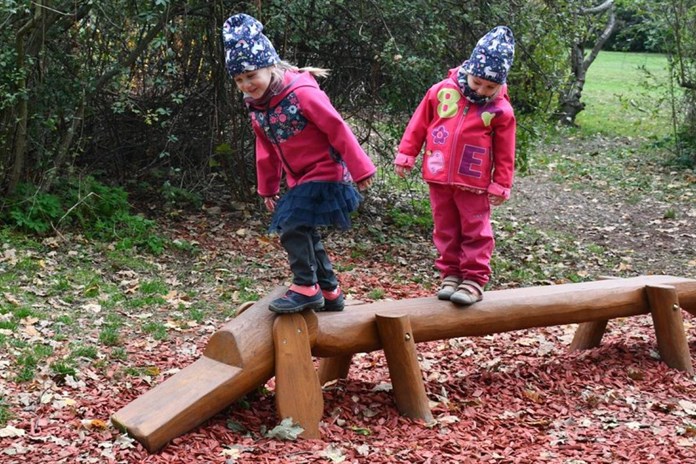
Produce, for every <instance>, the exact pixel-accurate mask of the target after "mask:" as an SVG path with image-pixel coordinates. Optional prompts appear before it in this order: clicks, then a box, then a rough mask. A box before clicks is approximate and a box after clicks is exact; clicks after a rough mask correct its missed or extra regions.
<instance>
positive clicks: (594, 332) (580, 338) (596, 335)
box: [570, 319, 609, 351]
mask: <svg viewBox="0 0 696 464" xmlns="http://www.w3.org/2000/svg"><path fill="white" fill-rule="evenodd" d="M608 322H609V319H602V320H600V321H592V322H583V323H581V324H579V325H578V328H577V329H576V330H575V335H574V336H573V342H572V343H571V344H570V350H571V351H574V350H589V349H590V348H597V347H598V346H599V344H600V343H601V342H602V337H603V336H604V331H605V330H606V328H607V323H608Z"/></svg>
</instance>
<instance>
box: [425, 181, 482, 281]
mask: <svg viewBox="0 0 696 464" xmlns="http://www.w3.org/2000/svg"><path fill="white" fill-rule="evenodd" d="M429 186H430V204H431V207H432V210H433V222H434V224H435V229H434V230H433V241H434V242H435V248H436V249H437V251H438V253H439V254H440V256H439V257H438V258H437V259H436V260H435V267H436V268H437V270H438V271H440V275H441V276H442V277H446V276H450V275H453V276H458V277H461V278H462V279H464V280H473V281H474V282H476V283H477V284H479V285H481V286H482V287H483V286H484V285H486V283H487V282H488V280H489V279H490V276H491V266H490V261H491V255H492V254H493V249H494V248H495V240H494V238H493V228H492V227H491V206H490V203H489V202H488V195H486V194H477V193H474V192H468V191H465V190H462V189H460V188H457V187H454V186H450V185H442V184H429Z"/></svg>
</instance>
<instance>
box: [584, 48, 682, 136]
mask: <svg viewBox="0 0 696 464" xmlns="http://www.w3.org/2000/svg"><path fill="white" fill-rule="evenodd" d="M669 92H670V88H669V73H668V70H667V58H666V57H665V56H664V55H659V54H651V53H624V52H600V54H599V55H598V56H597V59H596V60H595V61H594V62H593V63H592V65H591V66H590V68H589V70H588V72H587V80H586V82H585V88H584V91H583V94H582V101H583V102H584V103H585V104H586V105H587V106H586V107H585V110H584V111H582V112H581V113H580V114H579V115H578V117H577V120H576V122H577V124H578V125H579V126H580V128H581V131H582V133H584V134H594V133H601V134H606V135H625V136H630V137H637V136H641V137H648V138H658V139H659V138H663V137H665V136H668V135H669V134H670V132H671V122H670V121H671V118H670V114H671V110H670V105H671V104H670V99H669V98H668V96H669Z"/></svg>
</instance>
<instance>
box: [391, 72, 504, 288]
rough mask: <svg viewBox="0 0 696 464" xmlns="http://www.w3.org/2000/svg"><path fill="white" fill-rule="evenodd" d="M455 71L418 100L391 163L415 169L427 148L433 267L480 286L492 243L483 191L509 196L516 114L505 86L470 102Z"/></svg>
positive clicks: (425, 171) (487, 270) (486, 272)
mask: <svg viewBox="0 0 696 464" xmlns="http://www.w3.org/2000/svg"><path fill="white" fill-rule="evenodd" d="M457 70H458V68H454V69H451V70H450V71H449V74H448V77H447V78H446V79H444V80H443V81H441V82H439V83H437V84H435V85H433V86H432V87H431V88H430V89H428V92H427V93H426V94H425V97H424V98H423V100H422V101H421V103H420V104H419V105H418V108H417V109H416V111H415V112H414V114H413V116H412V117H411V120H410V121H409V123H408V125H407V127H406V130H405V131H404V134H403V137H402V139H401V143H400V144H399V151H398V154H397V156H396V159H395V161H394V163H395V164H396V165H398V166H404V167H408V168H412V167H413V166H414V164H415V161H416V157H417V156H418V155H419V154H420V153H421V150H422V149H423V148H424V150H423V152H424V155H423V156H424V158H423V163H422V164H423V169H422V174H423V179H424V180H425V181H426V182H427V183H428V184H429V185H430V201H431V207H432V210H433V220H434V223H435V230H434V231H433V241H434V242H435V246H436V248H437V250H438V252H439V254H440V256H439V258H438V259H437V260H436V261H435V267H436V268H437V269H438V270H439V271H440V273H441V275H442V276H443V277H444V276H449V275H455V276H458V277H461V278H463V279H465V280H473V281H475V282H477V283H478V284H480V285H485V284H486V283H487V282H488V280H489V278H490V273H491V269H490V258H491V255H492V253H493V248H494V246H495V242H494V239H493V232H492V228H491V224H490V204H489V202H488V197H487V195H485V194H486V193H490V194H494V195H498V196H502V197H504V198H505V199H508V198H509V197H510V189H511V188H512V182H513V177H514V167H515V130H516V122H515V115H514V111H513V109H512V105H511V104H510V101H509V97H508V94H507V87H506V86H503V87H502V88H501V90H500V92H499V93H498V96H497V97H496V98H495V99H493V100H491V101H489V102H488V103H486V104H483V105H478V104H474V103H470V102H469V101H468V100H467V99H466V97H464V95H463V94H462V92H461V90H460V88H459V84H458V82H457Z"/></svg>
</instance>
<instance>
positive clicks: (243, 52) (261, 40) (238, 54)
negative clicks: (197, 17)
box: [222, 13, 280, 77]
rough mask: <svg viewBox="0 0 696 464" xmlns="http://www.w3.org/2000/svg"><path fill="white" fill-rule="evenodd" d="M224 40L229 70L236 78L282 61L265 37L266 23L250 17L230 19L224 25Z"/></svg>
mask: <svg viewBox="0 0 696 464" xmlns="http://www.w3.org/2000/svg"><path fill="white" fill-rule="evenodd" d="M222 41H223V44H224V47H225V67H226V68H227V72H228V73H229V74H230V76H232V77H234V76H236V75H238V74H242V73H243V72H247V71H254V70H256V69H261V68H266V67H268V66H272V65H274V64H276V63H278V62H280V57H279V56H278V53H276V50H275V48H274V47H273V44H272V43H271V41H270V40H268V37H266V36H265V35H263V24H261V23H260V22H259V21H258V20H257V19H256V18H254V17H252V16H249V15H248V14H245V13H240V14H236V15H234V16H230V17H229V18H227V21H225V24H224V25H223V26H222Z"/></svg>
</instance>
